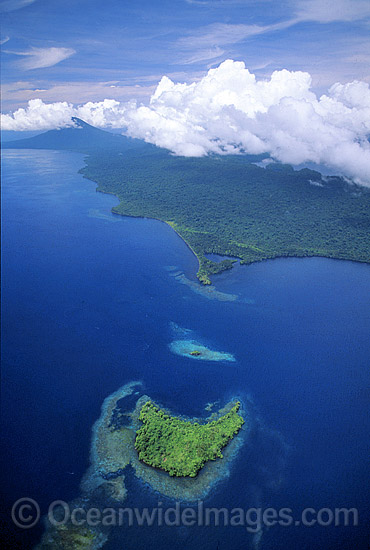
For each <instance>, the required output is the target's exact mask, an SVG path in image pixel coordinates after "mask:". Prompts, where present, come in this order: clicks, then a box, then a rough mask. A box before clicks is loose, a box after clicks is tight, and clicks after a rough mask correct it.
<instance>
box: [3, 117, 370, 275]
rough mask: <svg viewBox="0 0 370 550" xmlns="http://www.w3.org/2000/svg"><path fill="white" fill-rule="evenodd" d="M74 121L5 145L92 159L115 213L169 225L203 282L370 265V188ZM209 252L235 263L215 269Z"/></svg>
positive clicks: (89, 168)
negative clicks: (276, 266)
mask: <svg viewBox="0 0 370 550" xmlns="http://www.w3.org/2000/svg"><path fill="white" fill-rule="evenodd" d="M74 122H75V124H76V125H77V126H78V128H74V129H71V128H70V129H65V130H59V131H51V132H47V133H46V134H43V135H42V136H36V137H34V138H30V139H26V140H22V142H21V143H20V142H13V145H11V144H10V143H7V144H5V146H6V147H17V148H24V147H29V148H32V147H37V148H48V149H52V148H56V149H58V148H60V149H69V150H78V151H81V152H85V153H88V157H87V158H86V167H85V168H83V169H82V170H81V172H82V173H83V175H84V176H85V177H86V178H89V179H90V180H92V181H95V182H96V183H97V184H98V190H99V191H103V192H105V193H111V194H114V195H116V196H117V197H118V198H119V200H120V203H119V205H118V206H116V207H114V208H113V211H114V212H115V213H117V214H122V215H127V216H138V217H150V218H156V219H158V220H162V221H164V222H166V223H168V224H169V225H170V226H171V227H172V228H173V229H174V230H175V231H177V233H178V234H179V235H180V236H181V237H182V238H183V239H184V241H185V242H186V243H187V244H188V245H189V246H190V248H191V249H192V250H193V252H194V253H195V254H196V256H197V258H198V260H199V271H198V278H199V280H200V281H201V282H202V283H205V284H209V283H210V279H211V277H212V275H213V274H215V273H220V272H221V271H224V270H226V269H230V268H231V267H232V266H233V263H234V261H235V258H239V259H240V260H241V263H242V264H250V263H253V262H257V261H261V260H265V259H269V258H276V257H283V256H296V257H304V256H324V257H328V258H338V259H343V260H354V261H359V262H367V263H370V239H369V230H370V189H367V188H365V187H361V186H358V185H355V184H353V183H348V182H347V181H345V179H343V178H340V177H335V176H329V177H324V176H322V175H321V174H320V173H319V172H317V171H314V170H309V169H303V170H298V171H295V170H293V168H292V167H291V166H288V165H281V164H274V163H271V164H269V165H267V166H266V167H261V166H258V165H256V164H255V162H259V161H261V160H262V159H263V156H259V157H256V156H254V157H253V156H250V155H249V156H248V155H237V156H235V155H225V156H216V155H213V156H208V157H203V158H184V157H175V156H174V155H171V154H170V153H169V152H168V151H165V150H163V149H160V148H158V147H155V146H153V145H149V144H146V143H144V142H143V141H140V140H133V139H130V138H126V137H124V136H117V135H115V136H113V134H110V133H109V132H104V131H102V130H98V129H96V128H93V127H91V126H89V125H88V124H86V123H84V122H83V121H80V120H78V119H74ZM63 132H66V134H64V133H63ZM67 133H68V135H67ZM209 254H218V255H221V256H227V257H228V258H227V259H224V260H222V261H220V262H215V261H211V260H210V259H209V258H208V257H207V256H208V255H209Z"/></svg>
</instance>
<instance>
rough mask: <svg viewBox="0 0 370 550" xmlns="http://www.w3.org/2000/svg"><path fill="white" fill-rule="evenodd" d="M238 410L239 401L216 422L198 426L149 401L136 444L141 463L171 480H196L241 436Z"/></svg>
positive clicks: (143, 414)
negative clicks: (201, 472)
mask: <svg viewBox="0 0 370 550" xmlns="http://www.w3.org/2000/svg"><path fill="white" fill-rule="evenodd" d="M239 408H240V403H239V402H238V401H237V402H236V403H235V404H234V405H233V407H232V408H231V409H230V410H229V412H227V413H226V414H224V415H223V416H221V417H220V418H218V419H217V420H213V421H211V422H207V423H205V424H199V423H198V422H190V421H185V420H182V419H180V418H177V417H175V416H170V415H169V414H166V413H165V412H164V411H163V410H162V409H160V408H158V407H157V406H156V405H155V404H154V403H152V402H151V401H147V402H146V403H145V404H144V405H143V407H142V409H141V411H140V416H139V420H141V421H142V423H143V425H142V427H141V428H140V429H139V430H138V432H137V435H136V440H135V449H136V450H137V452H138V454H139V459H140V460H142V461H143V462H145V463H146V464H148V465H149V466H153V467H155V468H160V469H162V470H165V471H166V472H168V473H169V474H170V475H171V476H190V477H195V476H196V475H197V473H198V471H199V470H200V469H201V468H202V467H203V466H204V464H205V463H206V462H207V461H208V460H215V459H216V458H222V453H221V449H222V448H223V447H225V445H226V444H227V443H228V441H229V440H230V439H232V438H233V437H234V436H235V435H236V434H237V433H238V432H239V430H240V428H241V427H242V425H243V424H244V419H243V418H242V417H241V416H240V414H238V411H239Z"/></svg>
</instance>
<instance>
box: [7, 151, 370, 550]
mask: <svg viewBox="0 0 370 550" xmlns="http://www.w3.org/2000/svg"><path fill="white" fill-rule="evenodd" d="M3 156H4V159H3V189H2V199H3V207H2V208H3V212H2V214H3V273H2V295H3V312H2V313H3V323H2V332H3V333H2V339H3V356H2V377H3V380H2V388H3V398H2V406H3V426H4V428H3V435H4V444H5V445H4V448H5V450H6V452H5V454H4V456H3V457H2V463H1V466H2V468H1V471H2V474H3V477H4V488H5V494H6V500H5V504H6V512H5V516H4V519H5V527H6V529H5V530H4V536H3V538H4V541H5V543H6V544H7V543H9V541H11V545H10V547H12V548H31V547H32V545H33V544H34V543H36V542H38V540H39V539H40V536H41V533H42V526H41V525H39V526H36V527H35V528H33V529H32V530H29V531H27V532H26V531H23V530H19V529H16V528H15V527H14V525H13V524H12V522H11V520H10V519H9V509H10V508H11V506H12V503H13V502H14V501H15V500H17V499H18V498H20V497H22V496H29V497H32V498H34V499H35V500H37V501H38V502H39V503H40V506H41V510H42V512H43V513H45V511H46V510H47V507H48V505H49V503H50V502H51V501H53V500H55V499H56V498H58V499H63V500H66V501H68V500H71V499H72V498H75V497H77V496H78V495H79V494H80V489H79V483H80V480H81V478H82V476H83V474H84V472H85V471H86V469H87V467H88V463H89V447H90V437H91V428H92V425H93V423H94V422H95V421H96V419H97V418H98V417H99V415H100V407H101V404H102V402H103V400H104V399H105V398H106V397H107V396H108V395H109V394H111V393H112V392H114V391H116V390H117V389H118V388H119V387H121V386H122V385H123V384H125V383H127V382H129V381H131V380H141V381H142V382H143V386H144V390H145V393H147V394H148V395H150V396H152V397H153V398H154V399H155V400H156V401H157V402H158V403H161V404H163V405H165V406H166V407H168V408H169V409H171V410H172V411H173V412H174V413H178V414H185V415H190V416H194V415H195V416H196V415H199V414H204V406H205V405H206V404H207V403H209V402H214V401H218V404H219V405H223V404H224V403H226V402H227V401H228V400H229V399H231V398H232V397H234V396H236V395H237V396H240V398H241V399H242V400H243V402H244V403H245V404H246V405H248V410H249V411H250V421H251V423H252V424H253V434H252V437H251V439H250V441H249V444H248V445H246V446H244V447H243V449H242V450H241V451H240V453H239V455H238V457H237V459H236V460H235V461H234V463H233V465H232V469H231V472H230V477H229V478H227V479H225V480H223V481H222V482H221V483H220V484H219V485H218V486H216V487H215V488H214V489H213V490H212V492H211V494H210V495H209V497H208V499H207V505H208V506H219V507H227V508H231V507H242V508H244V509H246V508H248V507H250V506H260V507H264V508H265V507H267V506H272V507H274V508H277V509H279V508H281V507H290V508H292V509H293V510H294V511H295V512H296V514H298V515H299V513H300V511H301V510H302V509H304V508H307V507H312V508H315V509H320V508H322V507H327V508H335V507H342V506H345V507H356V508H358V511H359V518H360V524H359V526H358V527H347V528H344V527H334V526H328V527H317V526H316V527H311V528H307V527H302V526H297V527H289V528H288V527H285V528H284V527H274V528H270V529H269V530H265V531H264V532H263V535H262V538H261V540H260V541H259V548H261V549H263V548H274V549H277V550H279V549H283V548H284V550H285V549H286V548H291V549H295V548H302V547H303V548H310V549H316V548H317V549H321V548H325V549H331V548H333V549H334V548H335V549H337V548H339V547H340V548H359V549H365V548H368V546H367V545H368V527H367V519H368V516H369V511H370V507H369V504H368V494H369V463H368V457H369V450H370V448H369V431H370V418H369V414H368V410H369V401H370V392H369V387H370V370H369V364H370V360H369V359H370V353H369V333H370V319H369V312H370V266H368V265H362V264H355V263H351V262H342V261H334V260H326V259H323V258H311V259H308V258H307V259H281V260H273V261H269V262H264V263H261V264H255V265H252V266H249V267H240V266H237V267H236V268H234V269H233V270H232V271H231V272H226V273H223V274H222V275H220V276H218V277H217V278H215V281H214V282H215V283H216V291H218V292H220V293H222V294H220V295H217V294H216V299H214V296H213V298H211V299H210V296H207V295H202V294H201V293H199V292H195V291H194V290H195V287H194V286H192V285H191V284H188V283H187V282H186V281H190V282H191V281H194V280H195V278H194V274H195V272H196V269H197V262H196V259H195V258H194V257H193V255H192V253H191V252H190V250H189V249H188V247H187V246H186V245H185V244H184V243H183V242H182V241H181V239H180V238H179V237H178V236H177V235H176V234H175V233H174V232H173V231H172V230H171V229H170V228H169V227H168V226H166V225H165V224H162V223H160V222H157V221H153V220H142V219H131V218H120V217H117V216H113V215H112V214H110V209H111V207H112V206H113V205H114V204H116V202H117V200H116V199H115V198H114V197H111V196H107V195H102V194H100V193H96V192H95V186H94V184H93V183H91V182H89V181H87V180H84V179H83V178H82V177H81V176H79V175H78V174H77V171H78V169H79V168H80V167H82V165H83V156H82V155H77V154H71V153H66V152H53V151H47V152H46V151H6V152H5V153H4V155H3ZM176 274H177V275H176ZM179 274H180V275H179ZM182 274H184V276H183V275H182ZM184 277H185V279H186V281H185V279H184ZM184 281H185V283H186V284H183V283H184ZM227 295H229V296H233V299H230V300H227V299H218V298H221V297H222V296H223V297H225V296H227ZM235 295H237V297H238V298H237V299H234V296H235ZM217 296H218V298H217ZM173 323H175V324H176V325H178V326H179V327H186V328H187V329H189V330H191V331H192V338H193V339H194V340H196V342H198V343H200V344H202V345H204V346H205V347H207V348H209V349H213V350H221V351H227V352H228V353H231V354H233V356H235V359H236V361H235V363H234V362H230V363H222V362H207V361H194V360H192V359H189V358H186V357H181V356H179V355H175V354H173V353H171V351H170V348H169V344H170V343H171V341H172V340H173V338H174V336H173ZM127 487H128V499H127V502H126V503H127V504H131V505H133V506H141V507H142V506H145V505H148V506H156V504H157V503H158V499H159V498H160V497H159V495H158V494H156V493H154V492H153V491H151V489H150V488H149V487H148V486H146V485H143V484H142V483H141V482H140V481H139V480H138V479H137V478H135V477H134V476H133V475H132V474H129V475H128V476H127ZM165 502H167V501H166V500H165ZM153 541H155V547H156V548H158V550H162V549H167V548H171V549H174V548H180V547H181V548H188V549H189V550H190V549H196V548H201V547H202V548H205V549H206V550H208V549H216V548H217V547H219V548H220V550H222V549H228V550H233V549H235V550H236V549H239V548H241V547H243V548H245V547H246V548H248V547H251V545H252V544H254V547H257V542H258V541H257V539H256V538H253V536H252V535H251V534H248V533H246V531H245V529H243V528H235V527H234V528H231V527H227V528H224V527H219V528H215V527H214V528H205V527H199V528H187V527H181V528H177V527H173V528H169V527H168V528H159V527H156V528H154V527H153V528H140V529H139V528H136V529H135V528H130V529H125V530H122V529H117V530H115V531H114V532H112V533H111V537H110V541H109V543H108V544H107V546H106V547H107V548H111V549H117V550H118V549H121V548H122V547H123V545H125V546H124V547H125V548H128V549H130V548H135V549H138V548H139V549H141V548H143V549H144V548H145V549H146V548H150V547H153Z"/></svg>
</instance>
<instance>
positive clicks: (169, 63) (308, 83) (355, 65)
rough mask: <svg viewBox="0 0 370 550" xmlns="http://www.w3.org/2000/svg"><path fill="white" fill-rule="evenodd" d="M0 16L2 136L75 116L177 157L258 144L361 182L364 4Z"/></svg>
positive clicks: (79, 3) (155, 7) (133, 5)
mask: <svg viewBox="0 0 370 550" xmlns="http://www.w3.org/2000/svg"><path fill="white" fill-rule="evenodd" d="M0 11H1V12H2V13H1V19H2V27H1V43H2V45H1V49H2V51H1V58H2V107H1V112H2V113H3V114H4V115H5V116H2V128H3V130H16V131H17V130H19V131H25V130H46V129H51V128H56V127H62V126H65V125H68V124H70V117H71V116H73V115H75V116H76V115H77V116H80V117H81V118H85V120H87V122H90V123H93V124H95V125H97V126H100V127H106V128H109V127H112V128H114V127H115V128H117V127H122V128H124V129H125V132H126V133H128V134H129V135H133V136H134V137H140V138H142V139H145V140H146V141H150V142H152V143H156V144H157V145H160V146H163V147H167V148H169V149H170V150H172V151H173V152H174V153H175V154H183V155H196V156H200V155H202V154H207V153H209V152H221V153H222V152H240V151H247V152H261V151H262V150H264V152H269V153H270V154H271V155H272V156H273V157H275V158H276V159H278V160H281V161H283V162H292V163H299V162H300V161H302V160H303V161H312V162H322V163H323V164H327V165H328V166H334V167H336V168H337V169H338V170H340V171H341V172H342V173H343V174H344V175H346V176H348V177H350V178H354V179H355V180H357V181H358V182H360V183H365V184H366V185H370V182H369V183H367V180H368V179H370V176H369V177H366V174H370V151H369V141H368V136H369V133H370V92H369V83H370V1H369V0H335V1H334V0H280V1H279V2H276V0H273V1H271V0H156V1H153V0H150V1H149V0H130V1H126V0H104V2H103V1H101V0H2V1H1V2H0ZM319 135H320V138H319V137H318V136H319ZM338 142H339V148H338V147H337V151H336V150H335V149H336V144H338ZM322 151H323V152H322ZM356 165H358V168H356Z"/></svg>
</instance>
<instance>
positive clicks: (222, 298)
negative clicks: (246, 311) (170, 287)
mask: <svg viewBox="0 0 370 550" xmlns="http://www.w3.org/2000/svg"><path fill="white" fill-rule="evenodd" d="M167 271H169V273H170V275H171V276H172V277H174V278H175V279H176V281H178V282H179V283H181V284H182V285H186V286H187V287H188V288H190V289H191V290H192V291H193V292H195V293H196V294H199V295H200V296H203V297H204V298H207V299H208V300H218V301H219V302H235V301H236V300H238V295H237V294H229V293H227V292H221V291H220V290H216V287H215V286H213V285H201V284H199V281H191V280H190V279H188V278H187V277H186V276H185V275H184V273H183V272H182V271H171V270H169V269H167Z"/></svg>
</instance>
